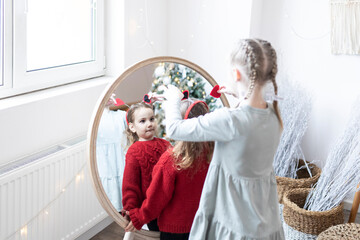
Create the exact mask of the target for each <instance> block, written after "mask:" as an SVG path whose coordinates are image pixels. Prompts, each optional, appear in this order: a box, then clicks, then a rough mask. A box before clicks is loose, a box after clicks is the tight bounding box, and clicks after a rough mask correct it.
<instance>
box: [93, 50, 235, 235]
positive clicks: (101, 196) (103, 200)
mask: <svg viewBox="0 0 360 240" xmlns="http://www.w3.org/2000/svg"><path fill="white" fill-rule="evenodd" d="M158 62H175V63H179V64H182V65H185V66H187V67H190V68H192V69H193V70H195V71H197V72H198V73H199V74H200V75H202V76H203V77H204V78H205V79H206V80H207V81H208V82H209V83H210V85H211V86H215V85H216V84H217V83H216V81H215V80H214V79H213V77H212V76H211V75H210V74H209V73H208V72H206V71H205V70H204V69H203V68H201V67H200V66H198V65H197V64H195V63H193V62H190V61H188V60H185V59H182V58H178V57H172V56H159V57H153V58H148V59H145V60H143V61H140V62H138V63H135V64H133V65H132V66H130V67H128V68H127V69H125V70H124V71H123V73H122V74H121V75H120V76H119V77H118V78H117V79H115V80H114V81H112V82H110V83H109V84H108V85H107V86H106V87H105V89H104V90H103V92H102V94H101V95H100V97H99V98H98V100H97V103H96V105H95V107H94V110H93V113H92V117H91V119H90V123H89V129H88V133H87V150H86V152H87V158H88V161H87V162H88V167H89V171H90V176H91V179H92V185H93V189H94V191H95V194H96V196H97V198H98V200H99V202H100V204H101V206H102V207H103V209H104V210H105V211H106V212H107V213H108V215H109V216H111V217H112V218H113V219H114V221H115V222H116V223H117V224H118V225H120V227H122V228H125V227H126V226H127V223H128V221H127V220H126V219H125V218H124V217H122V216H121V215H120V214H119V213H118V212H117V210H116V209H115V208H114V206H113V205H112V203H111V202H110V200H109V198H108V197H107V196H106V193H105V191H104V188H103V186H102V184H101V181H100V178H99V173H98V168H97V162H96V139H97V133H98V128H99V124H100V120H101V116H102V113H103V111H104V108H105V105H106V103H107V99H108V98H110V96H111V94H112V93H113V92H114V91H115V89H116V88H117V87H118V86H119V85H120V84H121V82H122V81H123V80H124V79H126V78H127V77H128V76H129V75H130V74H131V73H132V72H134V71H136V70H138V69H140V68H141V67H144V66H146V65H149V64H152V63H158ZM220 99H221V102H222V103H223V105H224V107H229V106H230V105H229V102H228V100H227V98H226V96H225V95H224V94H222V95H221V97H220ZM135 234H136V235H137V234H139V235H140V236H141V237H142V238H143V239H157V238H159V236H160V233H159V232H153V231H146V230H140V231H136V232H135ZM144 237H146V238H144Z"/></svg>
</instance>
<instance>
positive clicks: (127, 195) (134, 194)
mask: <svg viewBox="0 0 360 240" xmlns="http://www.w3.org/2000/svg"><path fill="white" fill-rule="evenodd" d="M133 152H134V151H133V149H129V150H128V152H127V153H126V163H125V170H124V177H123V184H122V195H123V198H122V203H123V206H124V209H125V210H127V211H129V210H131V209H133V208H136V207H139V206H140V205H141V200H142V191H141V169H140V165H139V162H138V160H137V159H136V158H135V157H134V156H133Z"/></svg>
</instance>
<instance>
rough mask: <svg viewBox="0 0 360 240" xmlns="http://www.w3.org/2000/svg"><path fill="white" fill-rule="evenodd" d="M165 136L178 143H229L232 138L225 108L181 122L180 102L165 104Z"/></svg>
mask: <svg viewBox="0 0 360 240" xmlns="http://www.w3.org/2000/svg"><path fill="white" fill-rule="evenodd" d="M165 118H166V134H167V136H168V137H169V138H172V139H174V140H180V141H223V142H226V141H230V140H232V139H233V138H234V135H235V128H234V126H233V122H232V118H231V116H230V112H229V111H228V109H226V108H222V109H218V110H215V111H214V112H211V113H208V114H206V115H204V116H200V117H198V118H191V119H186V120H183V119H182V117H181V113H180V100H175V101H174V100H172V101H168V103H166V108H165Z"/></svg>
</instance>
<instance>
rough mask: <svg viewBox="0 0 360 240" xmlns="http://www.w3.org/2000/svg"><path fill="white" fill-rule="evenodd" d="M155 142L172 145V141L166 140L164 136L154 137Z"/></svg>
mask: <svg viewBox="0 0 360 240" xmlns="http://www.w3.org/2000/svg"><path fill="white" fill-rule="evenodd" d="M153 140H154V141H155V142H158V143H160V144H164V145H170V142H169V141H167V140H165V139H162V138H158V137H154V139H153Z"/></svg>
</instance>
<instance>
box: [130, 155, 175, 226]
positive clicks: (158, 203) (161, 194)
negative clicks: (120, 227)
mask: <svg viewBox="0 0 360 240" xmlns="http://www.w3.org/2000/svg"><path fill="white" fill-rule="evenodd" d="M164 155H165V156H164ZM167 156H168V154H167V153H165V154H163V155H162V157H161V158H160V160H159V163H157V164H156V165H155V167H154V170H153V174H152V181H151V183H150V186H149V188H148V190H147V191H146V199H145V200H144V201H143V203H142V205H141V208H140V209H139V208H135V209H132V210H130V218H131V221H132V224H133V225H134V226H135V228H136V229H141V227H142V226H143V225H144V224H146V223H148V222H150V221H151V220H153V219H155V218H157V217H159V215H160V213H161V212H162V210H163V209H164V207H165V206H166V205H167V204H168V203H169V201H170V200H171V198H172V195H173V192H174V186H175V173H174V172H169V171H168V170H167V168H166V166H164V160H165V158H167ZM170 167H172V165H171V166H170Z"/></svg>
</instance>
